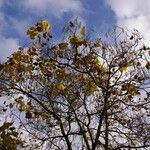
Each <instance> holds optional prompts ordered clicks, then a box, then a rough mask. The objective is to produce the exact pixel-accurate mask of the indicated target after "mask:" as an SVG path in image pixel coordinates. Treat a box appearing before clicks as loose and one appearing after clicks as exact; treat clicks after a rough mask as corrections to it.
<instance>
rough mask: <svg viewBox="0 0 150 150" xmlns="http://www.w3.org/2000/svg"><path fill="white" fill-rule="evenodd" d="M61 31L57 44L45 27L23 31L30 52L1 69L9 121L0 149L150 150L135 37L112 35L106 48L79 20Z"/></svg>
mask: <svg viewBox="0 0 150 150" xmlns="http://www.w3.org/2000/svg"><path fill="white" fill-rule="evenodd" d="M64 31H65V33H64V34H65V36H64V39H63V40H60V41H59V42H55V40H52V39H53V37H52V33H51V24H49V23H48V22H47V21H45V20H44V21H39V22H38V23H37V24H35V25H34V26H32V27H30V28H29V29H28V30H27V36H28V37H29V38H30V39H31V44H30V45H29V46H28V47H20V48H19V49H18V50H17V51H16V52H14V53H13V54H12V55H11V56H10V57H9V59H8V60H7V61H6V62H4V63H2V64H0V92H1V97H2V98H3V97H5V100H4V106H3V111H4V115H7V114H8V111H9V114H11V118H12V121H10V122H8V121H6V122H4V124H3V125H2V126H1V127H0V148H1V149H2V150H14V149H20V147H21V148H22V149H27V150H28V149H33V147H34V149H38V148H39V149H43V150H48V149H50V150H62V149H63V150H98V149H104V150H123V149H131V148H132V149H137V148H145V149H146V148H148V147H150V130H149V129H150V118H149V117H150V116H149V114H150V50H149V48H148V47H146V46H144V45H143V43H142V42H141V40H142V39H141V36H140V34H139V33H138V32H137V31H136V30H135V31H134V32H132V33H131V34H130V35H128V34H127V32H126V31H125V30H123V29H119V31H117V28H115V29H114V30H113V31H114V32H112V33H111V34H108V36H109V37H112V38H111V42H110V43H106V42H104V41H103V40H102V39H94V40H93V38H90V37H89V34H88V31H87V29H86V27H85V26H84V25H82V23H80V22H78V20H74V21H70V22H69V24H68V26H66V27H65V28H64ZM53 41H54V42H53ZM2 98H1V99H2ZM1 101H2V100H1ZM13 124H14V125H13ZM15 125H16V126H17V127H15ZM24 134H25V135H28V138H29V139H25V138H24V137H25V135H24Z"/></svg>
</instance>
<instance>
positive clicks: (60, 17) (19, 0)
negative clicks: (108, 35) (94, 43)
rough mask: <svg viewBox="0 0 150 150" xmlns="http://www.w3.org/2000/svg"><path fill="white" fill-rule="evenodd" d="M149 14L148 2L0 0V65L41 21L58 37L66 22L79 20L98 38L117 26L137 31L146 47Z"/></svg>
mask: <svg viewBox="0 0 150 150" xmlns="http://www.w3.org/2000/svg"><path fill="white" fill-rule="evenodd" d="M141 6H142V7H141ZM149 10H150V1H149V0H144V3H143V0H132V1H131V0H0V61H5V60H6V58H7V57H8V56H9V55H10V54H11V53H12V52H13V51H15V50H16V49H17V47H19V46H25V45H26V43H28V40H27V36H26V30H27V28H28V27H29V26H31V25H33V24H35V23H36V22H37V21H39V20H41V19H47V20H48V21H49V22H50V23H51V24H52V31H53V33H54V35H55V36H58V35H59V36H60V35H61V33H62V28H63V27H64V26H65V25H66V24H67V22H69V21H70V20H71V19H73V18H75V17H80V18H81V20H82V21H83V22H84V23H85V24H86V25H87V26H88V28H93V29H94V30H95V31H97V32H98V33H99V35H100V36H101V35H102V34H103V33H105V32H106V31H107V30H108V29H109V28H110V27H111V26H112V25H119V26H122V27H127V28H129V29H133V28H136V29H138V30H139V31H140V32H141V33H142V34H143V36H144V37H145V42H146V43H147V44H149V43H150V42H149V39H150V31H148V30H149V25H150V11H149ZM55 38H57V37H55Z"/></svg>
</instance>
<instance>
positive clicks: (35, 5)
mask: <svg viewBox="0 0 150 150" xmlns="http://www.w3.org/2000/svg"><path fill="white" fill-rule="evenodd" d="M22 4H23V5H24V6H25V7H26V8H27V9H28V10H30V11H34V12H36V13H39V14H40V13H42V14H46V13H52V14H53V15H54V16H61V15H62V14H63V13H65V12H73V13H79V12H81V11H82V3H81V1H80V0H26V1H23V2H22Z"/></svg>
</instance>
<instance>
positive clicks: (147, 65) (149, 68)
mask: <svg viewBox="0 0 150 150" xmlns="http://www.w3.org/2000/svg"><path fill="white" fill-rule="evenodd" d="M145 67H146V68H147V69H148V70H150V62H147V64H146V66H145Z"/></svg>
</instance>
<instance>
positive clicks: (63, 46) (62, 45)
mask: <svg viewBox="0 0 150 150" xmlns="http://www.w3.org/2000/svg"><path fill="white" fill-rule="evenodd" d="M67 47H68V43H60V44H59V48H60V49H62V50H63V49H66V48H67Z"/></svg>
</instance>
